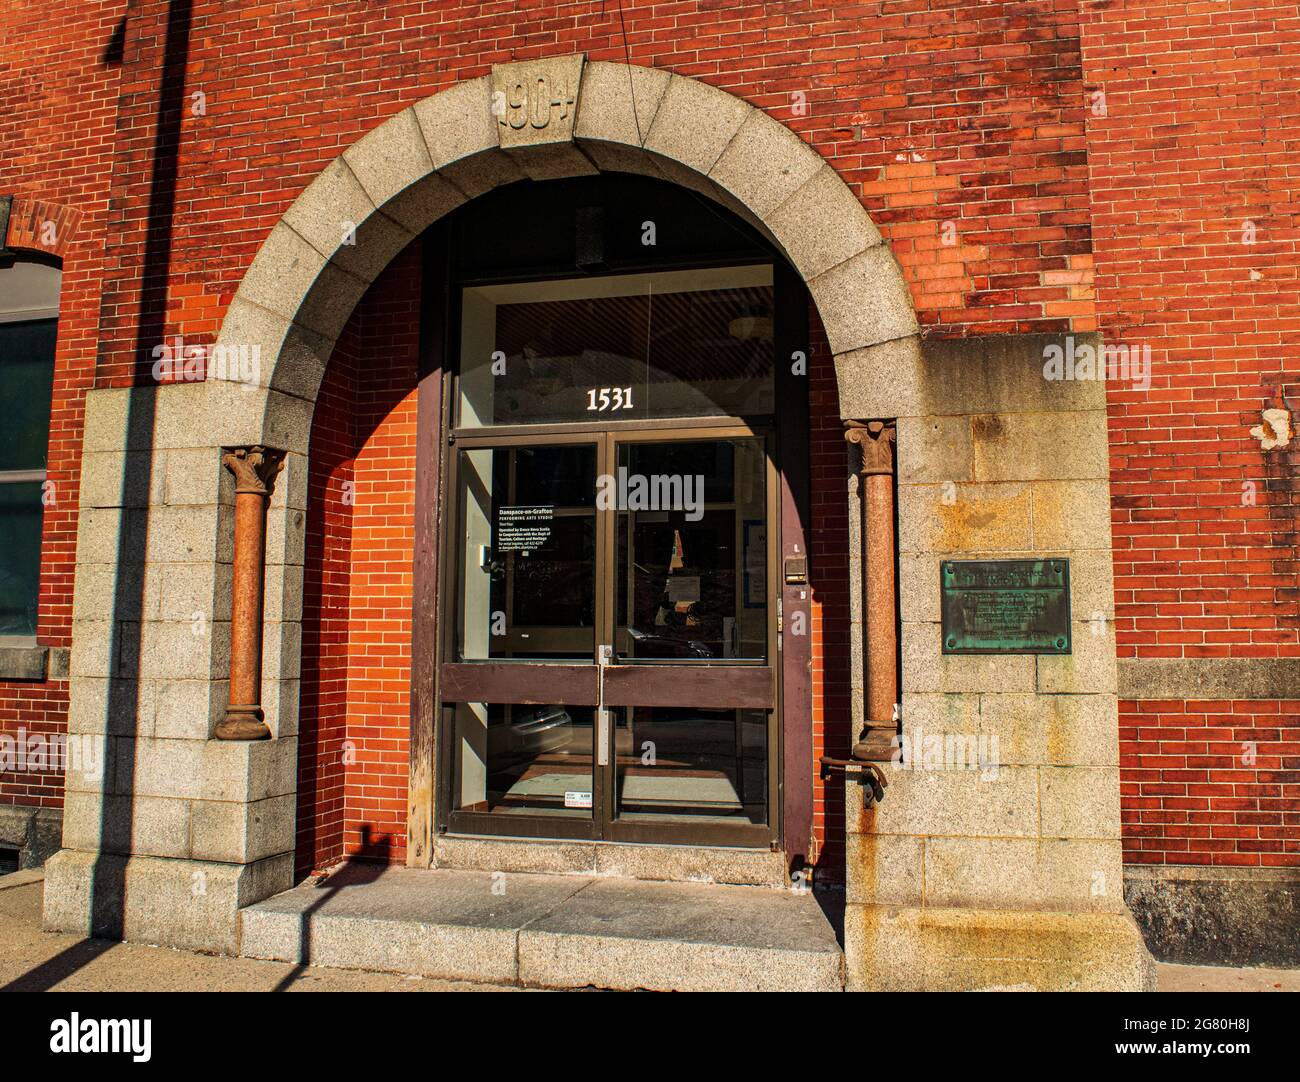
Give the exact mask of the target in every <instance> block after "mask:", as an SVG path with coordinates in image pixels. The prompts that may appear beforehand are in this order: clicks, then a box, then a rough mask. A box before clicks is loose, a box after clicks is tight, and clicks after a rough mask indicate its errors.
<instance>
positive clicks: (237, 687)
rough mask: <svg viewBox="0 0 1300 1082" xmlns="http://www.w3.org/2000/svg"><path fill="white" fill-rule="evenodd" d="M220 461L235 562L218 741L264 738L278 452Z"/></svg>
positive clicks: (241, 452)
mask: <svg viewBox="0 0 1300 1082" xmlns="http://www.w3.org/2000/svg"><path fill="white" fill-rule="evenodd" d="M222 462H224V463H225V465H226V467H227V468H228V469H229V470H230V472H231V473H233V474H234V475H235V563H234V584H233V587H232V590H231V603H230V705H229V706H228V707H227V708H226V716H225V717H224V718H222V719H221V722H220V723H219V724H218V725H217V739H218V740H266V739H269V738H270V736H271V730H270V729H269V728H268V727H267V724H266V722H265V721H264V720H263V714H262V593H263V587H264V577H265V573H266V505H267V502H268V499H269V497H270V495H271V486H272V485H273V484H274V482H275V476H276V474H278V473H279V472H280V470H281V469H283V468H284V455H283V453H282V452H280V451H272V450H269V449H268V448H265V447H241V448H238V449H236V450H234V451H230V452H228V453H227V454H226V455H224V456H223V457H222Z"/></svg>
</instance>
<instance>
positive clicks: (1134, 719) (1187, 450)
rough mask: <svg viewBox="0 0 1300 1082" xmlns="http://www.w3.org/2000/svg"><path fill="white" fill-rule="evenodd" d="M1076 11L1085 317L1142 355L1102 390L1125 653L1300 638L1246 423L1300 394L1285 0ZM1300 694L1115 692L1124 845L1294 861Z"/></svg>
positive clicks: (1295, 499)
mask: <svg viewBox="0 0 1300 1082" xmlns="http://www.w3.org/2000/svg"><path fill="white" fill-rule="evenodd" d="M1083 10H1084V16H1083V24H1084V33H1083V52H1084V60H1085V75H1086V79H1087V83H1088V90H1089V100H1090V103H1095V112H1094V111H1093V110H1092V109H1090V113H1089V117H1088V151H1089V166H1090V187H1091V191H1090V200H1091V207H1092V224H1093V245H1094V259H1095V287H1096V297H1097V302H1096V303H1097V309H1098V316H1099V319H1100V323H1101V328H1102V330H1103V332H1104V334H1105V335H1106V337H1107V338H1108V339H1110V340H1112V341H1120V342H1125V343H1129V344H1134V345H1139V344H1141V345H1149V346H1150V348H1151V353H1152V361H1153V380H1152V384H1151V387H1150V389H1149V390H1146V391H1142V390H1133V389H1131V388H1124V387H1116V386H1114V385H1112V387H1111V388H1110V390H1111V393H1110V420H1111V439H1112V453H1111V482H1112V497H1113V508H1114V510H1113V515H1112V520H1113V529H1114V543H1115V592H1116V618H1117V632H1118V638H1119V649H1120V655H1121V657H1138V658H1160V657H1174V658H1178V657H1186V658H1221V657H1240V658H1250V657H1261V658H1272V657H1300V590H1298V589H1297V571H1298V570H1300V564H1298V563H1297V554H1296V545H1297V542H1298V540H1300V445H1298V444H1297V443H1295V442H1293V443H1292V445H1291V448H1290V450H1289V451H1285V452H1284V451H1281V450H1274V451H1272V452H1268V453H1266V452H1264V451H1263V450H1262V449H1261V446H1260V443H1259V441H1258V440H1257V439H1255V438H1254V437H1252V436H1251V435H1250V432H1249V430H1250V428H1251V427H1252V426H1254V425H1258V424H1260V423H1261V417H1260V411H1261V410H1262V409H1264V408H1265V407H1268V406H1276V405H1281V404H1282V401H1281V399H1282V396H1285V399H1286V401H1287V402H1288V403H1289V404H1290V407H1291V408H1292V409H1293V410H1294V409H1296V408H1297V407H1298V406H1300V362H1297V360H1296V355H1295V349H1296V343H1297V341H1298V340H1300V227H1298V222H1297V204H1298V199H1300V166H1297V162H1300V114H1298V113H1297V111H1296V108H1295V103H1296V100H1297V95H1298V93H1300V78H1297V75H1296V65H1295V59H1296V56H1297V55H1300V6H1298V5H1297V4H1295V3H1284V2H1280V0H1263V2H1259V0H1225V2H1221V3H1199V4H1187V3H1183V2H1179V3H1152V2H1150V0H1116V2H1114V3H1108V4H1085V5H1084V6H1083ZM1248 223H1249V224H1248ZM1252 231H1253V234H1254V235H1253V237H1252V236H1251V233H1252ZM1247 240H1253V241H1254V243H1246V241H1247ZM1293 416H1294V415H1293ZM1294 710H1295V704H1294V703H1291V704H1285V703H1284V704H1280V705H1279V704H1278V703H1276V702H1235V703H1212V702H1187V703H1179V702H1172V703H1170V702H1142V703H1125V704H1123V725H1122V727H1121V737H1122V753H1123V762H1124V764H1125V771H1124V775H1123V810H1124V829H1125V835H1126V839H1127V845H1128V855H1129V859H1130V860H1134V861H1141V862H1156V863H1159V862H1170V863H1233V864H1238V863H1245V864H1254V863H1262V864H1270V863H1272V864H1279V863H1285V864H1292V865H1296V864H1300V840H1297V831H1296V826H1297V822H1298V821H1297V816H1296V812H1297V809H1298V808H1300V775H1297V773H1296V771H1295V769H1294V767H1295V764H1296V760H1295V753H1296V744H1295V740H1296V733H1295V724H1296V719H1295V713H1294ZM1288 714H1289V721H1288V720H1287V718H1288ZM1288 725H1289V726H1290V735H1289V740H1290V745H1289V747H1288V746H1287V744H1286V743H1285V741H1286V740H1287V739H1288V736H1287V726H1288ZM1255 733H1257V734H1260V735H1258V736H1253V735H1250V734H1255ZM1266 734H1272V735H1266ZM1256 739H1258V740H1259V741H1260V742H1261V743H1260V745H1259V747H1260V753H1259V759H1258V762H1257V763H1256V765H1255V766H1251V765H1250V764H1249V763H1248V762H1246V761H1244V760H1243V758H1242V755H1241V750H1240V747H1239V745H1240V744H1241V743H1242V742H1244V741H1252V740H1256ZM1279 740H1280V741H1282V743H1280V744H1279V743H1278V741H1279ZM1234 748H1235V749H1236V751H1234V750H1233V749H1234ZM1265 748H1270V749H1271V753H1270V754H1267V755H1266V754H1265V751H1264V749H1265ZM1287 757H1289V759H1288V758H1287ZM1288 768H1289V769H1288ZM1288 817H1289V818H1288ZM1283 825H1285V827H1286V828H1287V829H1288V832H1289V837H1290V840H1289V841H1287V840H1284V839H1283V838H1282V837H1281V830H1282V827H1283Z"/></svg>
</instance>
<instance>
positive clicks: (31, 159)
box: [0, 0, 126, 807]
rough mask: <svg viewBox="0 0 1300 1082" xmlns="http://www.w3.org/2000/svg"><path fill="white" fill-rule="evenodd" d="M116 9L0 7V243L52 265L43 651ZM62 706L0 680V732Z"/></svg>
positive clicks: (55, 572) (31, 793)
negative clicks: (0, 204)
mask: <svg viewBox="0 0 1300 1082" xmlns="http://www.w3.org/2000/svg"><path fill="white" fill-rule="evenodd" d="M125 7H126V4H125V0H112V2H101V0H85V2H83V3H77V4H75V5H74V4H67V5H62V6H61V7H60V8H58V9H52V8H51V5H49V4H47V3H39V2H36V0H8V2H6V3H5V4H4V5H3V6H2V7H0V40H2V41H3V42H4V48H3V49H0V195H12V196H14V205H13V211H12V215H11V218H10V223H9V230H8V234H7V238H5V239H6V240H7V243H8V244H9V245H10V246H11V247H14V248H17V249H29V250H33V251H38V252H43V253H45V254H48V255H53V256H57V257H59V258H60V259H62V261H63V288H62V296H61V298H60V303H61V309H62V311H61V316H60V319H59V335H58V347H57V353H56V357H55V367H54V395H53V402H52V409H51V418H50V444H49V461H48V470H47V476H48V479H49V481H50V482H52V487H51V489H50V490H49V492H50V495H49V498H50V499H51V501H52V502H51V503H50V504H49V505H48V506H47V507H46V508H45V516H44V525H43V529H42V547H41V555H42V560H41V587H40V610H39V615H38V626H37V638H38V641H39V642H41V643H43V644H45V645H48V646H55V647H67V646H69V645H70V642H71V632H72V578H73V566H74V563H75V558H76V538H77V489H78V485H79V483H80V474H81V418H82V404H83V398H84V395H85V391H86V388H87V387H89V386H90V385H91V383H92V381H93V374H94V370H95V349H96V342H97V338H98V335H97V325H98V322H99V296H100V280H101V275H102V250H103V230H104V221H105V217H106V214H107V209H108V179H109V175H110V173H111V171H112V170H111V165H112V153H113V127H114V114H115V110H116V107H117V80H118V75H119V71H120V68H119V66H118V65H117V63H116V62H115V61H114V59H113V56H112V52H111V50H110V49H109V48H108V47H109V44H110V42H111V40H112V36H113V31H114V27H115V26H116V24H117V21H118V19H119V17H120V15H121V13H122V11H123V10H124V9H125ZM106 52H107V53H108V55H107V56H106V55H105V53H106ZM47 221H48V222H53V223H54V229H53V233H52V234H51V233H48V232H47V231H46V229H45V228H44V227H45V223H46V222H47ZM48 241H52V243H47V242H48ZM67 713H68V691H67V682H66V681H64V680H51V681H45V682H39V683H27V682H22V683H19V682H6V681H0V733H5V734H10V735H15V736H16V735H17V733H18V731H19V730H20V729H22V730H25V731H26V732H27V733H28V734H32V733H40V734H52V733H61V732H63V731H64V730H65V729H66V727H67ZM0 803H4V804H26V805H42V806H47V807H58V806H61V805H62V803H63V777H62V773H61V772H52V773H43V772H35V771H22V772H6V773H0Z"/></svg>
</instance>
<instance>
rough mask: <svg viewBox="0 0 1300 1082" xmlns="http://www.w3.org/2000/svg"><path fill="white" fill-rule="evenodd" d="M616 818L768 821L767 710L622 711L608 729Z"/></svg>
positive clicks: (630, 709) (660, 708)
mask: <svg viewBox="0 0 1300 1082" xmlns="http://www.w3.org/2000/svg"><path fill="white" fill-rule="evenodd" d="M614 748H615V751H616V753H617V760H616V761H617V774H616V780H615V786H614V800H615V813H616V815H617V816H618V818H619V819H622V820H641V821H647V820H690V821H700V820H725V821H728V822H745V823H758V824H764V823H766V822H767V759H768V755H767V712H766V711H764V710H696V709H691V708H681V707H643V706H637V707H628V708H625V709H622V710H619V711H618V712H617V715H616V718H615V729H614Z"/></svg>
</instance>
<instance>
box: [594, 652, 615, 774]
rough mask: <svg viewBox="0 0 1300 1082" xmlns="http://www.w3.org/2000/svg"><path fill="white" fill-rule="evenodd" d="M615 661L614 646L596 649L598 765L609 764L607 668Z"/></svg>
mask: <svg viewBox="0 0 1300 1082" xmlns="http://www.w3.org/2000/svg"><path fill="white" fill-rule="evenodd" d="M613 662H614V647H612V646H601V647H600V648H599V649H598V650H597V651H596V765H597V766H609V722H610V714H609V711H608V710H607V709H605V669H606V668H607V667H608V666H610V665H612V664H613Z"/></svg>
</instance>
